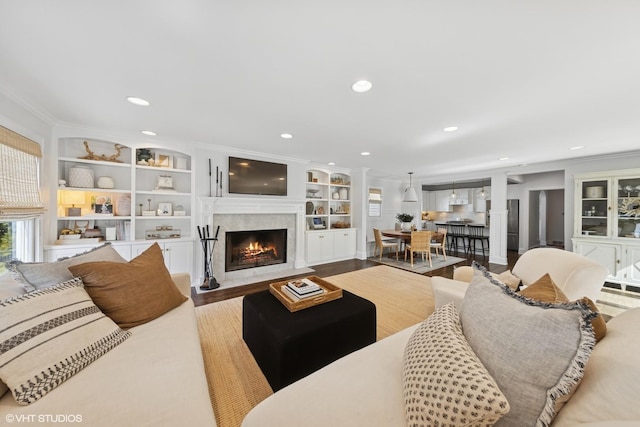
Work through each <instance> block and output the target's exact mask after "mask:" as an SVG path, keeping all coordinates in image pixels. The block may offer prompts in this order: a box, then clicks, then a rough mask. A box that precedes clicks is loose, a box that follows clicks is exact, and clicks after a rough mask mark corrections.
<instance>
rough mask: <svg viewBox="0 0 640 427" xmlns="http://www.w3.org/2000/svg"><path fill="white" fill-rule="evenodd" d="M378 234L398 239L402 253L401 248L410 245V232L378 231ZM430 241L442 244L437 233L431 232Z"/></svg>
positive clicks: (440, 236) (439, 234)
mask: <svg viewBox="0 0 640 427" xmlns="http://www.w3.org/2000/svg"><path fill="white" fill-rule="evenodd" d="M418 231H429V230H418ZM380 234H382V235H383V236H385V237H393V238H395V239H400V252H404V249H403V246H404V245H406V244H407V243H411V232H410V231H402V230H380ZM431 238H432V241H433V240H435V241H436V242H438V243H440V242H442V234H441V233H438V232H437V231H431Z"/></svg>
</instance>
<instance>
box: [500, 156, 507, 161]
mask: <svg viewBox="0 0 640 427" xmlns="http://www.w3.org/2000/svg"><path fill="white" fill-rule="evenodd" d="M498 160H500V161H503V160H509V158H508V157H500V158H499V159H498Z"/></svg>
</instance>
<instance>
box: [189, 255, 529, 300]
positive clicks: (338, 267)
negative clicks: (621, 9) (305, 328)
mask: <svg viewBox="0 0 640 427" xmlns="http://www.w3.org/2000/svg"><path fill="white" fill-rule="evenodd" d="M452 255H455V256H458V257H461V258H465V259H466V261H465V262H462V263H460V264H457V265H458V266H460V265H471V261H473V260H475V261H477V262H478V263H480V264H482V265H484V266H485V267H487V268H488V269H489V270H490V271H492V272H495V273H501V272H503V271H506V270H507V269H511V268H513V265H514V264H515V262H516V261H517V259H518V256H519V255H518V253H517V252H516V251H508V252H507V262H508V265H499V264H490V263H489V261H488V259H484V260H483V257H481V256H480V257H473V256H469V255H466V254H464V253H463V252H461V253H452ZM376 265H380V264H377V263H375V262H372V261H368V260H359V259H350V260H347V261H340V262H332V263H328V264H322V265H314V266H313V267H311V268H313V269H314V270H315V272H314V273H313V274H314V275H315V276H318V277H328V276H333V275H336V274H342V273H348V272H350V271H355V270H361V269H363V268H369V267H375V266H376ZM453 268H454V266H452V265H450V266H446V267H442V268H439V269H436V270H432V271H430V272H428V273H425V276H443V277H448V278H451V277H453ZM304 276H308V274H303V275H298V276H290V277H283V278H281V279H278V280H279V281H280V280H288V279H293V278H299V277H304ZM273 281H274V280H268V281H264V282H256V283H251V284H249V285H243V286H236V287H232V288H226V289H225V288H222V289H216V290H214V291H210V292H206V293H202V294H196V292H195V290H194V289H192V290H191V297H192V299H193V301H194V303H195V305H196V306H200V305H205V304H210V303H212V302H218V301H223V300H226V299H230V298H235V297H239V296H243V295H248V294H251V293H254V292H258V291H262V290H265V289H268V288H269V283H271V282H273Z"/></svg>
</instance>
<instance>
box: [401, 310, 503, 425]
mask: <svg viewBox="0 0 640 427" xmlns="http://www.w3.org/2000/svg"><path fill="white" fill-rule="evenodd" d="M402 380H403V388H404V390H403V397H404V404H405V413H406V417H407V423H408V425H409V426H412V427H418V426H425V427H426V426H434V425H436V426H442V427H444V426H463V425H464V426H490V425H493V424H494V423H495V422H496V421H498V420H499V419H500V418H501V417H502V416H503V415H504V414H506V413H507V412H509V403H508V402H507V400H506V398H505V397H504V395H503V394H502V392H501V391H500V389H499V388H498V385H497V384H496V382H495V380H494V379H493V378H491V375H490V374H489V373H488V372H487V370H486V369H485V367H484V366H483V365H482V362H480V360H479V359H478V357H477V356H476V355H475V353H474V352H473V350H472V349H471V346H469V344H468V343H467V341H466V340H465V337H464V335H463V334H462V328H461V326H460V320H459V317H458V312H457V311H456V308H455V305H454V303H452V302H451V303H448V304H446V305H444V306H442V307H440V308H439V309H438V310H436V311H435V312H434V313H433V314H432V315H431V316H429V317H428V318H427V320H425V321H424V322H423V323H422V325H420V326H419V327H418V329H416V330H415V331H414V333H413V335H411V338H409V341H408V342H407V346H406V348H405V352H404V364H403V369H402Z"/></svg>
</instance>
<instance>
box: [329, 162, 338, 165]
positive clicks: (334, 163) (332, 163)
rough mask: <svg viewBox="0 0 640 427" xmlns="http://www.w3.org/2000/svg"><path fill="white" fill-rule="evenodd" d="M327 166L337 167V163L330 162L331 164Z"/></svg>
mask: <svg viewBox="0 0 640 427" xmlns="http://www.w3.org/2000/svg"><path fill="white" fill-rule="evenodd" d="M327 164H328V165H329V166H335V165H336V162H329V163H327Z"/></svg>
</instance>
